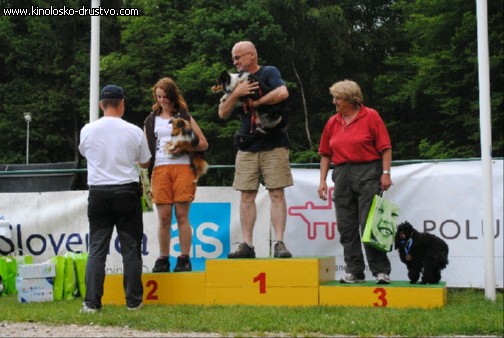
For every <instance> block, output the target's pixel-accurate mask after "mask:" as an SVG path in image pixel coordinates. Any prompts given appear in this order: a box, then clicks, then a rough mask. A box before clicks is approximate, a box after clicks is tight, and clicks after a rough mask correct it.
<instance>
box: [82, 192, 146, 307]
mask: <svg viewBox="0 0 504 338" xmlns="http://www.w3.org/2000/svg"><path fill="white" fill-rule="evenodd" d="M88 203H89V205H88V218H89V255H88V261H87V265H86V296H85V298H84V302H85V303H86V305H87V306H88V307H90V308H93V309H99V308H101V307H102V303H101V299H102V296H103V284H104V282H105V263H106V259H107V255H108V254H109V249H110V239H111V237H112V232H113V230H114V226H115V227H116V229H117V235H118V237H119V243H120V252H121V255H122V259H123V273H124V276H123V286H124V293H125V295H126V305H127V306H128V307H136V306H138V305H139V304H140V303H141V302H142V299H143V284H142V254H141V243H142V238H143V219H142V205H141V201H140V196H139V191H138V185H136V186H135V185H125V186H103V187H96V188H91V187H90V189H89V198H88Z"/></svg>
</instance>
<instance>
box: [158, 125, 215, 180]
mask: <svg viewBox="0 0 504 338" xmlns="http://www.w3.org/2000/svg"><path fill="white" fill-rule="evenodd" d="M171 123H172V125H173V126H172V138H171V141H170V142H167V143H166V145H165V151H166V152H167V153H169V154H171V153H173V151H174V150H175V149H177V148H178V149H180V150H182V151H184V152H187V153H188V154H189V156H190V159H191V169H192V171H193V172H194V175H195V176H196V178H195V179H194V183H197V182H198V179H199V178H200V176H201V175H204V174H206V173H207V171H208V162H207V161H206V160H205V154H204V153H203V152H202V151H192V150H191V149H192V148H193V147H195V146H197V145H198V143H199V138H198V136H197V135H196V134H194V132H193V130H192V128H191V123H190V122H189V121H188V120H186V119H183V118H181V117H176V118H174V119H173V120H171Z"/></svg>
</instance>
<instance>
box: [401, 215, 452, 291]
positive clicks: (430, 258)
mask: <svg viewBox="0 0 504 338" xmlns="http://www.w3.org/2000/svg"><path fill="white" fill-rule="evenodd" d="M395 248H396V249H397V250H399V257H400V258H401V261H402V262H403V263H404V264H406V267H407V268H408V278H409V280H410V283H411V284H415V283H416V282H417V281H418V280H419V279H420V275H421V276H422V278H421V284H436V283H439V281H440V280H441V270H443V269H444V268H446V266H447V265H448V244H446V242H445V241H444V240H442V239H441V238H439V237H437V236H435V235H433V234H429V233H426V232H423V233H422V232H419V231H417V230H416V229H415V228H413V226H412V225H411V224H410V223H408V222H403V223H401V224H399V225H398V226H397V231H396V236H395Z"/></svg>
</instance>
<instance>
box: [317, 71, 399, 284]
mask: <svg viewBox="0 0 504 338" xmlns="http://www.w3.org/2000/svg"><path fill="white" fill-rule="evenodd" d="M329 91H330V93H331V95H332V96H333V104H334V105H335V106H336V114H335V115H333V116H331V117H330V118H329V121H328V122H327V124H326V126H325V127H324V131H323V133H322V137H321V139H320V144H319V149H318V153H319V155H320V156H321V158H320V184H319V188H318V194H319V197H320V198H321V199H323V200H327V198H328V196H327V191H328V189H327V183H326V179H327V174H328V172H329V166H330V164H331V163H333V164H334V169H333V172H332V180H333V182H334V196H333V201H334V205H335V209H336V224H337V227H338V232H339V234H340V243H341V245H342V246H343V252H344V258H345V264H346V269H345V270H346V275H345V277H343V278H341V280H340V282H341V283H359V282H363V281H364V280H365V275H364V269H365V265H364V256H363V253H362V245H361V238H360V234H361V233H363V232H364V226H365V224H366V218H367V215H368V213H369V209H370V207H371V203H372V201H373V197H374V195H375V194H379V193H380V190H382V191H385V190H387V189H388V188H389V187H390V186H391V185H392V180H391V177H390V166H391V162H392V146H391V143H390V137H389V134H388V131H387V128H386V126H385V124H384V123H383V120H382V119H381V117H380V115H379V114H378V112H377V111H376V110H374V109H372V108H369V107H366V106H364V104H363V100H362V92H361V89H360V87H359V85H358V84H357V83H355V82H354V81H349V80H344V81H339V82H336V83H334V84H333V85H332V86H331V88H329ZM365 250H366V257H367V260H368V263H369V269H370V270H371V273H372V274H373V276H375V277H376V283H378V284H388V283H390V277H389V274H390V271H391V267H390V261H389V259H388V257H387V254H386V253H385V252H382V251H379V250H377V249H375V248H373V247H370V246H367V245H366V246H365Z"/></svg>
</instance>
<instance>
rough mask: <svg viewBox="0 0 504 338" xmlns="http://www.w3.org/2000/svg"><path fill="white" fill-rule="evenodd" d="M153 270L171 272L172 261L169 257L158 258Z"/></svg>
mask: <svg viewBox="0 0 504 338" xmlns="http://www.w3.org/2000/svg"><path fill="white" fill-rule="evenodd" d="M152 272H170V261H169V260H168V257H166V258H158V259H156V263H154V267H153V268H152Z"/></svg>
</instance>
